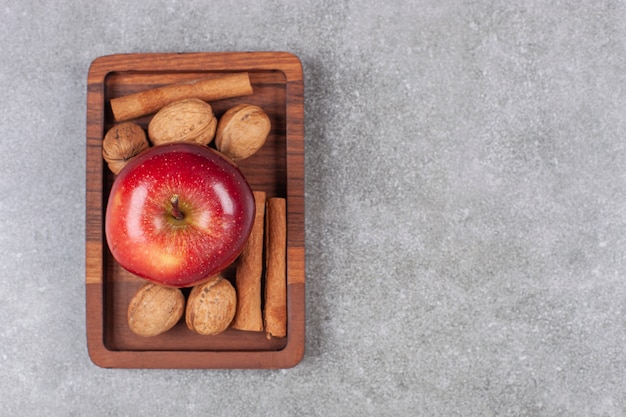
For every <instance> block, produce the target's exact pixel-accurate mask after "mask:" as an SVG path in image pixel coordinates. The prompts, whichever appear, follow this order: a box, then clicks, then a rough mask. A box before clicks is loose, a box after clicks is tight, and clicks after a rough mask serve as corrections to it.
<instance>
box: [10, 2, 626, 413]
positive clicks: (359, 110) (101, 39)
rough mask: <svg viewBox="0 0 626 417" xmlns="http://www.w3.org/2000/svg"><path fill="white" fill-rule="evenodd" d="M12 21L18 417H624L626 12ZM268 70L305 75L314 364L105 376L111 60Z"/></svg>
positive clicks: (35, 16) (86, 6)
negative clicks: (99, 88) (176, 60)
mask: <svg viewBox="0 0 626 417" xmlns="http://www.w3.org/2000/svg"><path fill="white" fill-rule="evenodd" d="M0 3H1V7H0V20H1V21H2V25H0V35H1V38H2V42H1V44H0V45H1V46H0V52H1V55H2V59H0V91H2V97H3V98H2V111H0V140H1V142H0V143H1V145H2V148H1V151H0V196H1V197H0V271H1V275H2V279H0V296H1V302H0V323H1V325H0V374H1V375H2V378H0V404H1V405H2V410H3V411H2V412H1V414H3V415H11V416H50V415H58V416H85V415H89V416H100V415H102V416H104V415H114V416H143V415H146V416H155V415H156V416H158V415H185V416H192V415H211V416H216V417H217V416H231V415H241V416H247V415H271V416H295V415H298V416H370V415H371V416H603V417H606V416H624V415H626V394H625V392H626V391H625V388H626V276H625V275H626V261H625V252H626V240H625V236H626V193H625V191H624V190H625V186H626V145H625V143H626V141H625V137H626V4H624V3H623V2H619V1H608V0H607V1H597V0H591V1H583V0H579V1H574V0H572V1H564V0H561V1H555V2H537V1H530V0H528V1H515V2H511V1H504V0H480V1H479V0H477V1H470V0H458V1H452V0H440V1H434V0H414V1H408V0H405V1H395V2H391V3H388V4H384V3H383V2H379V1H356V0H352V1H350V0H341V1H313V0H303V1H300V2H287V1H277V0H264V1H258V2H243V1H232V0H229V1H223V0H216V1H210V2H209V1H180V0H179V1H159V0H147V1H141V2H126V1H119V0H101V1H98V2H83V1H78V0H75V1H74V0H72V1H60V2H52V1H46V0H43V1H32V0H25V1H20V2H15V1H10V2H9V1H7V0H0ZM264 50H275V51H278V50H281V51H288V52H291V53H294V54H296V55H297V56H299V57H300V59H301V61H302V63H303V68H304V78H305V106H306V120H305V129H306V164H305V165H306V183H305V185H306V210H307V215H306V245H307V262H306V271H307V294H306V302H307V309H306V313H307V332H306V337H307V341H306V354H305V357H304V359H303V361H302V362H301V363H300V364H299V365H298V366H296V367H295V368H292V369H288V370H276V371H250V370H219V371H218V370H107V369H101V368H98V367H96V366H94V365H93V364H92V362H91V361H90V359H89V357H88V355H87V350H86V336H85V299H84V278H85V277H84V270H85V265H84V262H85V250H84V241H85V124H86V114H85V105H86V76H87V71H88V68H89V65H90V63H91V61H92V60H94V59H95V58H96V57H98V56H101V55H107V54H114V53H123V52H186V51H194V52H195V51H199V52H205V51H206V52H210V51H264Z"/></svg>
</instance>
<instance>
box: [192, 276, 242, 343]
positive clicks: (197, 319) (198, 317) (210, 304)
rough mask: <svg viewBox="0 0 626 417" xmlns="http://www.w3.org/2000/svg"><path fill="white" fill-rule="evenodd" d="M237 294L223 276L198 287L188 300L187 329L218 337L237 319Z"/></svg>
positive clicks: (194, 288) (193, 290)
mask: <svg viewBox="0 0 626 417" xmlns="http://www.w3.org/2000/svg"><path fill="white" fill-rule="evenodd" d="M236 307H237V294H236V292H235V288H234V287H233V286H232V284H231V283H230V282H229V281H228V280H226V279H224V278H223V277H222V276H221V275H216V276H215V277H213V278H211V279H210V280H209V281H207V282H205V283H203V284H199V285H196V286H195V287H193V289H192V290H191V293H190V294H189V298H188V299H187V310H186V313H185V322H186V323H187V327H188V328H189V329H190V330H192V331H194V332H196V333H199V334H202V335H216V334H219V333H221V332H223V331H224V330H226V329H227V328H228V326H229V325H230V323H231V322H232V321H233V318H234V317H235V311H236Z"/></svg>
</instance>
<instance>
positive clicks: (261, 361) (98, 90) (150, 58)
mask: <svg viewBox="0 0 626 417" xmlns="http://www.w3.org/2000/svg"><path fill="white" fill-rule="evenodd" d="M181 65H182V67H184V71H199V72H220V71H224V72H234V71H255V70H257V71H267V70H272V71H280V72H282V73H283V74H284V76H285V80H286V81H285V88H286V132H285V142H286V158H287V161H286V166H287V172H288V176H287V179H286V181H287V185H286V198H287V205H288V209H287V211H288V216H287V218H288V220H287V222H288V224H287V233H288V238H287V243H288V244H287V294H288V300H287V304H288V305H287V307H288V312H289V313H288V314H289V319H288V336H287V344H286V346H285V347H284V348H283V349H281V350H277V351H269V350H268V351H208V350H207V351H198V350H142V351H137V350H132V351H131V350H110V349H108V348H107V346H106V345H105V340H104V332H105V331H106V329H105V327H104V326H105V325H104V317H103V316H104V301H103V299H104V297H103V291H104V289H105V286H104V262H103V259H104V256H103V251H104V250H105V249H106V243H105V242H104V238H103V209H102V202H103V197H104V196H103V193H102V186H103V159H102V157H101V152H102V145H101V138H102V137H103V134H104V123H105V97H104V94H105V81H106V78H107V76H108V75H109V74H111V73H116V72H144V71H145V72H166V71H172V72H182V71H183V68H181ZM86 139H87V149H86V171H87V172H86V175H87V178H86V183H87V186H86V202H87V204H86V206H87V207H86V222H85V223H86V226H85V227H86V262H85V270H86V273H85V297H86V333H87V350H88V353H89V357H90V359H91V361H92V362H93V363H94V364H95V365H97V366H99V367H103V368H159V369H182V368H186V369H276V368H290V367H293V366H295V365H297V364H298V363H299V362H300V361H301V360H302V358H303V357H304V342H305V259H304V257H305V250H304V82H303V71H302V64H301V62H300V60H299V58H298V57H297V56H296V55H294V54H292V53H289V52H282V51H278V52H269V51H268V52H265V51H262V52H183V53H170V52H164V53H163V52H150V53H121V54H111V55H104V56H100V57H97V58H96V59H94V60H93V61H92V63H91V65H90V67H89V71H88V76H87V129H86ZM94 182H95V183H96V184H100V187H98V186H95V187H94V186H93V183H94ZM90 185H91V186H90ZM98 188H99V189H98ZM172 364H174V365H172Z"/></svg>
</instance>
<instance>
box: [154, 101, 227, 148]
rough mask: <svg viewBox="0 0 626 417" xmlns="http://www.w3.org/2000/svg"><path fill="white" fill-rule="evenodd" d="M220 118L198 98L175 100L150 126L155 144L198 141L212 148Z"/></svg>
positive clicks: (161, 111)
mask: <svg viewBox="0 0 626 417" xmlns="http://www.w3.org/2000/svg"><path fill="white" fill-rule="evenodd" d="M216 128H217V118H216V117H215V115H214V114H213V109H212V107H211V105H210V104H209V103H207V102H206V101H202V100H200V99H197V98H191V99H186V100H179V101H175V102H174V103H171V104H168V105H167V106H165V107H163V108H162V109H161V110H159V111H158V112H157V113H156V114H155V115H154V117H153V118H152V120H151V121H150V123H149V124H148V137H149V138H150V141H152V143H153V144H154V145H161V144H164V143H170V142H197V143H200V144H202V145H208V144H209V143H210V142H211V141H212V140H213V137H214V136H215V130H216Z"/></svg>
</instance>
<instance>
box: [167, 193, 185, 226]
mask: <svg viewBox="0 0 626 417" xmlns="http://www.w3.org/2000/svg"><path fill="white" fill-rule="evenodd" d="M170 202H171V203H172V216H174V218H175V219H176V220H182V219H183V218H184V217H185V215H184V214H183V212H182V211H180V208H179V207H178V194H174V195H173V196H172V198H171V199H170Z"/></svg>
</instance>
